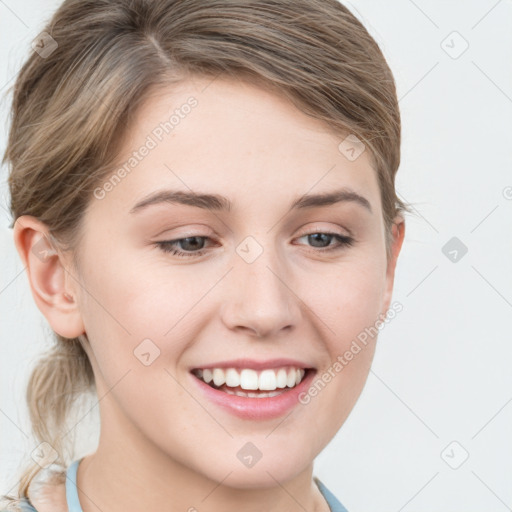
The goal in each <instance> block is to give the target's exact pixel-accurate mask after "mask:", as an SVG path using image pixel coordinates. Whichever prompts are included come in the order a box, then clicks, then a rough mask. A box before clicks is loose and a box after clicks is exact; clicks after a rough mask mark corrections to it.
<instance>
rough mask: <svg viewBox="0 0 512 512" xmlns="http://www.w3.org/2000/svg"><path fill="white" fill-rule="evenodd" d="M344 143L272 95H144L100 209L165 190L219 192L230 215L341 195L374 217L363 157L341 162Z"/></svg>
mask: <svg viewBox="0 0 512 512" xmlns="http://www.w3.org/2000/svg"><path fill="white" fill-rule="evenodd" d="M346 135H347V134H342V135H340V134H339V133H336V132H334V131H333V130H331V129H329V126H328V125H326V124H325V123H323V122H321V121H320V120H318V119H314V118H312V117H310V116H307V115H306V114H304V113H303V112H301V111H300V110H299V109H298V108H297V107H296V106H294V105H293V103H292V102H291V101H290V100H289V99H287V98H286V97H285V96H284V95H283V94H279V93H276V91H274V90H272V91H270V90H268V89H265V88H263V87H262V86H260V85H258V86H257V85H254V84H250V83H248V82H246V81H235V80H228V79H225V78H220V77H219V78H217V79H212V78H205V77H190V78H188V79H187V80H184V81H183V82H180V83H178V84H174V85H172V86H167V87H163V88H160V89H157V90H153V91H151V92H150V94H148V95H147V97H146V98H145V100H144V103H143V104H142V105H141V106H140V108H139V109H138V111H137V113H136V115H135V116H134V118H133V119H132V122H131V124H130V127H129V130H128V133H127V135H126V138H125V141H124V144H123V147H122V150H121V152H120V154H119V158H118V167H117V170H118V169H120V168H121V167H122V166H123V167H124V168H125V171H126V172H124V173H122V174H123V175H124V177H123V178H122V180H116V181H117V182H118V183H117V184H116V185H115V186H114V187H110V189H111V190H110V191H109V193H108V197H107V199H108V201H105V203H109V202H112V201H113V200H114V199H115V204H116V207H119V206H121V207H122V209H123V210H124V211H125V212H128V211H130V210H131V208H132V207H133V206H134V204H135V203H136V202H137V200H140V199H141V198H142V197H144V196H147V195H148V194H150V193H151V192H155V191H157V190H161V189H164V188H170V189H173V190H176V189H181V190H183V191H187V190H188V191H191V190H194V191H198V192H201V193H216V192H217V193H222V194H223V195H224V196H227V197H232V198H233V200H232V203H233V204H234V205H235V207H236V206H237V205H239V206H240V205H243V204H247V201H250V202H251V201H256V200H257V199H258V198H259V199H260V200H261V201H262V202H271V201H274V200H275V201H278V202H279V201H281V200H283V201H285V202H286V203H287V204H288V203H290V197H293V198H296V197H297V196H299V195H302V194H306V193H308V192H309V193H312V192H315V193H320V192H326V191H329V190H330V189H333V188H340V187H343V186H350V188H352V189H354V190H355V191H356V192H359V193H361V194H362V195H364V196H366V197H371V198H372V201H371V202H372V205H373V209H374V211H375V210H377V209H378V208H380V203H379V201H380V199H379V193H378V192H379V190H378V181H377V179H376V175H375V171H374V169H373V168H372V167H371V164H370V155H369V151H367V150H364V151H363V152H362V153H361V154H360V156H358V157H357V158H356V159H354V160H350V159H348V158H347V156H346V154H345V153H344V152H343V149H345V146H346V143H343V141H344V139H345V137H346ZM340 143H341V144H342V145H341V147H340ZM343 144H345V145H343ZM356 149H357V148H356ZM360 149H361V147H359V150H360ZM142 153H144V155H143V156H141V154H142ZM134 155H136V156H134ZM115 173H116V169H114V171H113V172H112V174H111V176H113V174H115ZM118 174H119V173H118ZM107 180H108V176H107ZM112 188H113V190H112ZM241 195H242V196H243V197H238V196H241ZM104 206H105V205H104Z"/></svg>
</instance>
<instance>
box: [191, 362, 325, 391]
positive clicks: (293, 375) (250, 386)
mask: <svg viewBox="0 0 512 512" xmlns="http://www.w3.org/2000/svg"><path fill="white" fill-rule="evenodd" d="M314 372H315V369H314V368H301V367H297V366H290V365H288V366H280V367H276V368H266V369H264V370H259V371H258V370H255V369H252V368H194V369H193V370H191V373H192V375H194V377H196V378H197V379H199V380H200V381H202V382H203V383H205V384H207V385H208V386H210V387H211V388H213V389H215V390H217V391H222V392H224V393H227V394H229V395H235V396H240V397H245V398H270V397H275V396H279V395H282V394H285V393H287V392H289V391H290V390H292V389H294V388H296V387H297V386H299V384H300V383H301V382H303V381H304V380H305V379H307V378H308V377H309V376H310V374H311V373H314Z"/></svg>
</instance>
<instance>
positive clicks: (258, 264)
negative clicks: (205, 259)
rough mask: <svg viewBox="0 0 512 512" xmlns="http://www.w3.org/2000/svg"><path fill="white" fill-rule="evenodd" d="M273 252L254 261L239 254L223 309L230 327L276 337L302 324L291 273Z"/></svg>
mask: <svg viewBox="0 0 512 512" xmlns="http://www.w3.org/2000/svg"><path fill="white" fill-rule="evenodd" d="M271 252H272V251H270V250H265V251H263V253H262V254H261V255H260V256H259V257H258V258H257V259H256V260H255V261H253V262H252V263H248V262H246V261H245V260H244V259H242V258H239V257H238V256H236V257H235V264H234V268H233V270H232V271H231V272H230V273H229V277H228V280H227V283H228V287H229V290H226V291H225V295H223V297H224V299H225V300H224V301H223V304H222V308H221V310H222V321H223V323H224V324H225V325H226V327H227V328H228V329H231V330H235V331H247V333H250V335H251V336H255V337H258V338H269V339H272V338H274V339H275V338H276V337H277V336H279V335H280V334H281V331H284V330H287V331H291V330H292V329H293V328H295V327H296V326H297V325H298V322H299V320H300V314H301V313H300V307H299V305H300V302H301V301H300V299H299V298H298V297H297V295H296V294H295V293H294V291H293V288H294V286H293V279H292V277H291V273H290V272H289V271H288V270H287V269H286V268H285V266H284V265H282V264H280V263H279V261H278V259H277V258H276V257H274V256H272V255H271V254H270V253H271Z"/></svg>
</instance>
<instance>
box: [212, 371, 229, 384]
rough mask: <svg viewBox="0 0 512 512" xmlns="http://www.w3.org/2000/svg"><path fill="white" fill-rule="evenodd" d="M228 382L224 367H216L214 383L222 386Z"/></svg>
mask: <svg viewBox="0 0 512 512" xmlns="http://www.w3.org/2000/svg"><path fill="white" fill-rule="evenodd" d="M225 382H226V374H225V373H224V370H223V369H222V368H214V370H213V383H214V384H215V385H216V386H222V384H224V383H225Z"/></svg>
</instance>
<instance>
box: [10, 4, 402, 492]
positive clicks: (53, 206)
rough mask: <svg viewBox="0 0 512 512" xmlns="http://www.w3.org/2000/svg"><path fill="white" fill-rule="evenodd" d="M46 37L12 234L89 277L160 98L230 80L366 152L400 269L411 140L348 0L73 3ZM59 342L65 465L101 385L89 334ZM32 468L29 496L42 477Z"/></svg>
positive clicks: (17, 164)
mask: <svg viewBox="0 0 512 512" xmlns="http://www.w3.org/2000/svg"><path fill="white" fill-rule="evenodd" d="M44 31H46V32H47V33H48V34H50V36H51V37H52V38H53V40H55V42H56V43H57V47H56V48H55V49H54V50H53V52H52V53H50V54H49V55H45V56H42V55H40V54H38V53H37V52H33V53H32V54H31V55H30V56H29V57H28V59H27V60H26V62H25V63H24V65H23V67H22V68H21V71H20V72H19V75H18V77H17V80H16V82H15V84H14V86H13V101H12V110H11V127H10V132H9V137H8V145H7V149H6V152H5V155H4V158H3V162H8V164H9V166H10V175H9V187H10V195H11V205H10V208H11V213H12V216H13V219H14V221H13V223H12V224H11V227H13V226H14V223H15V221H16V219H17V218H18V217H19V216H21V215H32V216H34V217H36V218H37V219H39V220H40V221H41V222H44V223H45V224H46V225H47V226H48V229H49V233H50V235H51V237H52V240H53V241H54V243H58V244H59V246H60V247H61V248H62V250H66V251H67V250H70V251H72V255H73V265H74V268H75V269H76V268H79V261H78V254H79V251H77V250H76V249H77V247H78V244H79V241H80V236H81V235H82V234H83V233H82V230H81V222H82V219H83V215H84V211H85V210H86V208H87V205H88V203H89V201H91V199H92V195H93V191H94V189H95V187H96V186H97V185H98V184H99V183H101V182H102V181H103V180H104V179H105V177H106V176H107V175H108V174H109V173H110V172H111V171H112V169H113V166H114V165H115V161H116V155H117V153H118V151H119V149H120V145H121V143H122V141H123V136H124V135H125V133H126V128H127V127H128V126H129V125H130V120H131V119H133V117H134V115H135V113H136V112H137V109H138V108H139V107H140V105H141V104H142V101H143V100H144V98H145V97H147V94H148V92H149V91H150V89H152V88H158V87H164V86H168V85H169V84H172V83H176V82H178V81H180V80H183V79H184V78H186V77H187V75H191V74H195V75H201V76H205V77H208V76H209V77H212V79H213V78H214V77H216V76H219V75H221V74H222V75H224V76H227V77H233V78H237V79H240V78H241V77H246V78H250V79H251V81H253V82H258V83H261V84H265V85H267V86H268V87H269V88H272V89H274V90H275V91H279V92H280V93H283V94H285V95H286V97H288V98H289V99H290V100H291V101H292V102H293V103H294V104H295V105H296V106H297V108H299V109H300V110H301V111H302V112H304V113H306V114H308V115H310V116H311V117H313V118H316V119H320V120H323V121H324V122H325V123H326V126H328V127H329V128H331V129H333V130H335V131H336V132H337V133H340V134H345V135H346V134H354V135H356V136H357V137H358V138H359V140H360V141H362V142H363V143H364V144H365V146H366V148H367V149H368V151H369V154H370V157H371V161H372V166H373V168H374V170H375V172H376V173H377V177H378V181H379V186H380V193H381V200H382V213H383V218H384V224H385V229H386V254H387V257H388V259H389V256H390V243H391V240H392V239H391V228H392V224H393V220H394V219H395V216H396V215H397V214H399V213H401V212H406V211H409V208H408V206H407V205H405V204H404V203H403V202H402V201H401V200H400V199H399V198H398V197H397V195H396V193H395V185H394V181H395V175H396V172H397V170H398V166H399V163H400V137H401V134H400V130H401V125H400V113H399V107H398V100H397V96H396V88H395V82H394V79H393V75H392V73H391V71H390V69H389V67H388V65H387V63H386V60H385V58H384V56H383V54H382V52H381V50H380V49H379V47H378V45H377V43H376V42H375V41H374V39H373V38H372V37H371V36H370V34H369V33H368V31H367V30H366V29H365V27H364V26H363V25H362V23H361V22H360V21H359V20H358V19H357V18H356V17H355V16H354V15H353V14H352V13H351V12H350V11H349V10H348V9H347V8H346V7H344V6H343V5H342V4H340V3H339V2H338V1H337V0H245V1H239V2H236V1H233V0H208V1H207V2H205V1H204V0H159V1H158V2H156V1H149V0H65V1H64V2H63V3H62V5H61V6H60V8H59V9H58V10H57V11H56V13H55V14H54V15H53V17H52V19H51V20H50V21H49V23H47V25H46V27H45V28H44ZM341 140H342V139H341V138H340V142H341ZM54 334H55V343H54V345H53V346H52V348H51V350H49V351H48V353H47V354H45V355H44V357H42V358H41V359H40V360H39V361H38V362H37V365H36V366H35V367H34V369H33V370H32V373H31V376H30V379H29V382H28V386H27V393H26V395H27V401H28V410H29V416H30V420H31V422H32V429H33V432H34V434H35V437H36V438H37V439H38V440H39V441H40V442H43V441H46V442H48V443H49V444H50V445H51V446H52V447H53V448H54V449H55V450H56V451H57V453H58V459H57V461H56V463H57V464H60V465H62V466H63V467H65V466H66V465H67V463H68V462H69V460H66V456H65V454H64V453H65V451H64V450H65V445H64V440H63V438H62V436H61V431H60V430H61V427H62V425H63V423H64V422H65V419H66V417H67V416H68V414H69V412H70V408H71V404H72V403H73V401H74V400H75V399H76V397H78V396H80V395H81V394H82V393H84V392H90V391H92V390H93V389H94V376H93V372H92V368H91V365H90V362H89V360H88V358H87V356H86V354H85V350H84V348H83V346H82V343H84V338H83V336H81V337H79V338H75V339H67V338H64V337H62V336H60V335H58V334H56V333H54ZM70 454H71V458H72V456H73V451H72V450H71V451H70ZM29 463H31V464H29V465H28V466H27V469H26V470H25V471H23V473H22V477H21V480H20V483H19V487H18V495H19V497H24V496H26V495H27V489H28V486H29V484H30V482H31V480H32V478H33V477H34V475H35V473H36V471H37V470H38V469H39V467H38V466H37V464H35V463H33V462H32V461H31V460H29ZM4 498H6V499H10V500H14V499H13V498H12V497H10V496H4Z"/></svg>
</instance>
